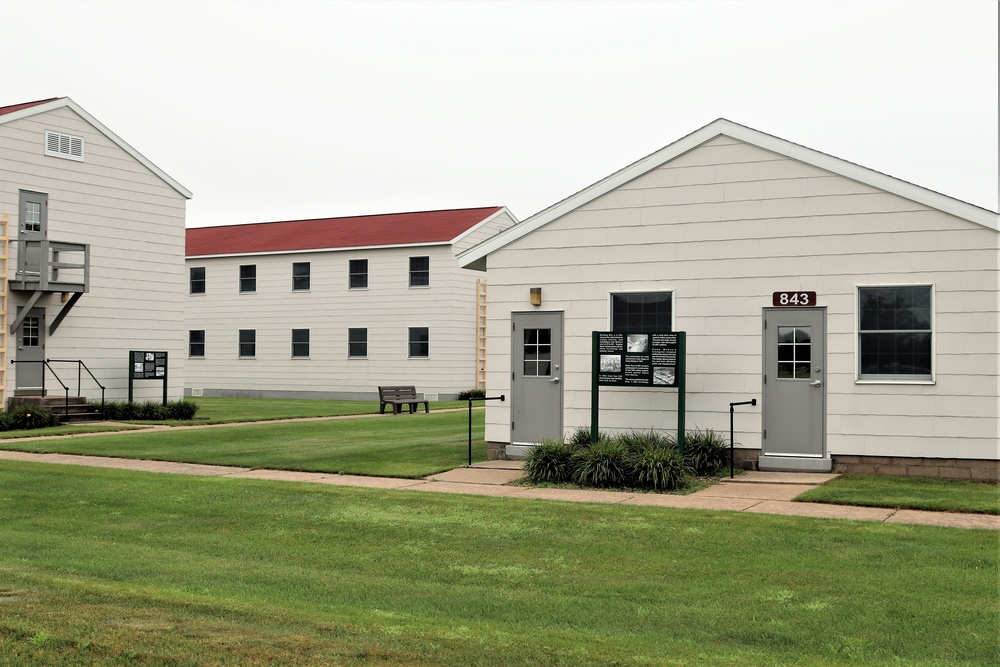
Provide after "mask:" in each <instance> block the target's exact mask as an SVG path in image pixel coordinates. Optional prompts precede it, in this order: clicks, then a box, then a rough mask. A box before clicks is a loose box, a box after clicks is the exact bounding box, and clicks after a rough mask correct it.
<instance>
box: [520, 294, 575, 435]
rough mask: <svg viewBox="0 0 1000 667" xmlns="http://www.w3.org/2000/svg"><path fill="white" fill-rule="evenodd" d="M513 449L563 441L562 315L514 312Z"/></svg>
mask: <svg viewBox="0 0 1000 667" xmlns="http://www.w3.org/2000/svg"><path fill="white" fill-rule="evenodd" d="M511 322H512V331H511V338H512V347H513V350H512V354H511V361H512V364H513V368H512V369H511V371H512V379H511V392H510V393H511V444H512V445H514V446H515V449H514V450H511V451H512V452H513V453H514V454H517V453H518V452H517V451H516V446H517V445H534V444H537V443H539V442H541V441H542V440H544V439H546V438H556V439H560V440H561V439H562V437H563V426H562V415H563V392H562V386H563V385H562V373H563V368H562V365H563V359H562V348H563V340H562V338H563V314H562V313H548V312H542V313H511Z"/></svg>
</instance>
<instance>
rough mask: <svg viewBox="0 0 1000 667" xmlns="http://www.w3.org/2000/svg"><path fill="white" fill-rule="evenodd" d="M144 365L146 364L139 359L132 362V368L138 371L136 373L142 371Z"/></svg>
mask: <svg viewBox="0 0 1000 667" xmlns="http://www.w3.org/2000/svg"><path fill="white" fill-rule="evenodd" d="M143 367H144V364H143V363H142V362H141V361H137V362H135V363H134V364H132V370H133V371H134V372H136V373H141V372H142V369H143Z"/></svg>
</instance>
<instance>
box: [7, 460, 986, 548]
mask: <svg viewBox="0 0 1000 667" xmlns="http://www.w3.org/2000/svg"><path fill="white" fill-rule="evenodd" d="M0 460H7V461H33V462H38V463H58V464H64V465H82V466H92V467H98V468H119V469H122V470H140V471H145V472H158V473H171V474H178V475H203V476H207V477H237V478H242V479H268V480H275V481H284V482H311V483H315V484H332V485H336V486H360V487H367V488H374V489H405V490H408V491H426V492H431V493H464V494H471V495H479V496H496V497H499V496H502V497H505V498H534V499H541V500H558V501H566V502H585V503H611V504H622V505H651V506H657V507H678V508H694V509H706V510H729V511H733V512H749V513H756V514H780V515H786V516H806V517H818V518H825V519H849V520H854V521H882V522H885V523H908V524H923V525H928V526H945V527H951V528H986V529H990V530H1000V516H995V515H986V514H957V513H953V512H925V511H918V510H892V509H883V508H874V507H855V506H846V505H826V504H821V503H795V502H791V500H792V499H793V498H795V497H796V496H798V495H799V494H801V493H803V492H805V491H807V490H809V489H811V488H814V487H816V486H818V485H820V484H822V483H824V482H826V481H829V480H831V479H833V478H834V477H836V475H823V474H816V473H774V472H758V471H754V472H745V473H743V474H742V475H739V476H737V477H736V479H734V480H729V479H726V480H725V481H723V482H722V483H721V484H717V485H715V486H711V487H709V488H707V489H703V490H701V491H697V492H695V493H692V494H689V495H683V496H680V495H666V494H657V493H632V492H623V491H597V490H582V489H580V490H577V489H545V488H530V487H522V486H510V485H508V482H510V481H512V480H515V479H517V478H518V477H520V476H521V475H522V472H521V463H520V462H519V461H489V462H486V463H479V464H475V465H473V466H470V467H465V468H456V469H454V470H449V471H447V472H443V473H440V474H437V475H431V476H430V477H427V478H425V479H399V478H393V477H363V476H359V475H334V474H329V473H314V472H295V471H290V470H265V469H256V470H255V469H251V468H240V467H234V466H213V465H201V464H196V463H171V462H168V461H148V460H140V459H123V458H114V457H104V456H77V455H72V454H33V453H30V452H14V451H0Z"/></svg>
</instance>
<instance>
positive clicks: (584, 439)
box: [569, 426, 611, 449]
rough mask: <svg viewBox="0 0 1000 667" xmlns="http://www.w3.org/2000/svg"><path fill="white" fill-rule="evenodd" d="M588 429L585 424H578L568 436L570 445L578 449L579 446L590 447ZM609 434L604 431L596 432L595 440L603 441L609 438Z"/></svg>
mask: <svg viewBox="0 0 1000 667" xmlns="http://www.w3.org/2000/svg"><path fill="white" fill-rule="evenodd" d="M590 436H591V433H590V429H589V428H588V427H586V426H580V427H579V428H577V429H576V430H575V431H573V434H572V435H570V436H569V442H570V444H571V445H573V446H574V447H576V448H577V449H579V448H580V447H590V445H591V442H590ZM610 439H611V436H610V435H608V433H607V432H605V431H598V432H597V441H598V442H604V441H605V440H610Z"/></svg>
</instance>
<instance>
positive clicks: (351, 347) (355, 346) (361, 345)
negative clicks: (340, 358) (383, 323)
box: [347, 328, 368, 359]
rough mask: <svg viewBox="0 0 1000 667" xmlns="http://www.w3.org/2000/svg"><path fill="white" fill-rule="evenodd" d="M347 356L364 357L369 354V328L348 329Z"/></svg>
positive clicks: (353, 357)
mask: <svg viewBox="0 0 1000 667" xmlns="http://www.w3.org/2000/svg"><path fill="white" fill-rule="evenodd" d="M347 356H348V357H350V358H352V359H363V358H366V357H367V356H368V329H363V328H358V329H348V330H347Z"/></svg>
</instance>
